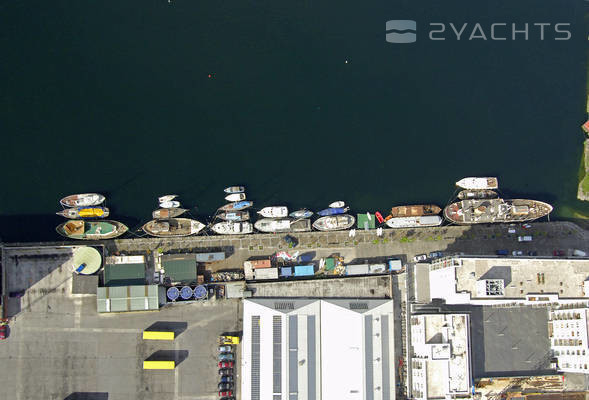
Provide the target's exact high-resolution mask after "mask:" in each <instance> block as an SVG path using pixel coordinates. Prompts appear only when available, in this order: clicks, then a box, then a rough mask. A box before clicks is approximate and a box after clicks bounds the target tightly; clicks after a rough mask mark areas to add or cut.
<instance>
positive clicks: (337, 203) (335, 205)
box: [329, 200, 346, 208]
mask: <svg viewBox="0 0 589 400" xmlns="http://www.w3.org/2000/svg"><path fill="white" fill-rule="evenodd" d="M345 206H346V203H344V202H343V201H341V200H339V201H334V202H333V203H331V204H330V205H329V208H341V207H345Z"/></svg>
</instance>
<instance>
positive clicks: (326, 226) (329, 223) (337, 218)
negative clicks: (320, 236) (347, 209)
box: [313, 214, 356, 231]
mask: <svg viewBox="0 0 589 400" xmlns="http://www.w3.org/2000/svg"><path fill="white" fill-rule="evenodd" d="M354 222H356V218H354V217H353V216H351V215H349V214H339V215H330V216H327V217H321V218H319V219H318V220H317V221H315V222H313V228H315V229H317V230H320V231H339V230H342V229H349V228H351V227H352V226H353V225H354Z"/></svg>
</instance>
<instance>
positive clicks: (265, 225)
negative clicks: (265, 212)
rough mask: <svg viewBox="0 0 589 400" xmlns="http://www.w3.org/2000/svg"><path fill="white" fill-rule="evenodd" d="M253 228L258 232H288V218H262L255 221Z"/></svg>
mask: <svg viewBox="0 0 589 400" xmlns="http://www.w3.org/2000/svg"><path fill="white" fill-rule="evenodd" d="M254 228H256V229H257V230H259V231H260V232H288V231H290V220H289V219H272V218H262V219H259V220H257V221H256V223H255V224H254Z"/></svg>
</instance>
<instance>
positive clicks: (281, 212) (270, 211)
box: [258, 206, 288, 218]
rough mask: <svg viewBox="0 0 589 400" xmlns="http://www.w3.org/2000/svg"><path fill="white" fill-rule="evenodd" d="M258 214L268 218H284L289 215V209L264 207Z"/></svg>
mask: <svg viewBox="0 0 589 400" xmlns="http://www.w3.org/2000/svg"><path fill="white" fill-rule="evenodd" d="M258 214H260V215H261V216H262V217H266V218H284V217H286V216H287V215H288V208H286V207H284V206H274V207H264V208H262V209H261V210H260V211H258Z"/></svg>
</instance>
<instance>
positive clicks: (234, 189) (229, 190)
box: [224, 186, 245, 194]
mask: <svg viewBox="0 0 589 400" xmlns="http://www.w3.org/2000/svg"><path fill="white" fill-rule="evenodd" d="M224 192H225V193H228V194H232V193H243V192H245V188H244V187H243V186H229V187H227V188H225V190H224Z"/></svg>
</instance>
